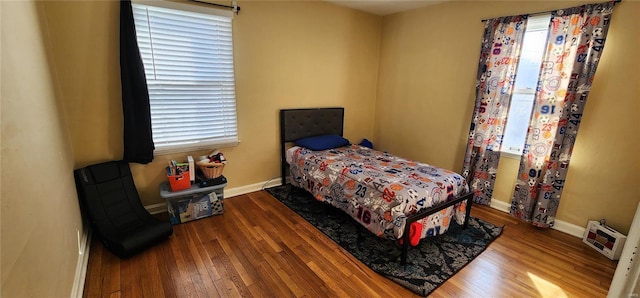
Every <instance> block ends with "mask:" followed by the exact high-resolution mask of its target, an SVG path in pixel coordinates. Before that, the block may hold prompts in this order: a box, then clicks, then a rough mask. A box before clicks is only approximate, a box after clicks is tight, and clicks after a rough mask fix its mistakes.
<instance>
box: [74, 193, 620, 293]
mask: <svg viewBox="0 0 640 298" xmlns="http://www.w3.org/2000/svg"><path fill="white" fill-rule="evenodd" d="M472 215H473V216H475V217H478V218H481V219H484V220H487V221H489V222H492V223H494V224H496V225H504V226H505V228H504V232H503V234H502V235H501V236H500V237H499V238H498V239H497V240H496V241H494V242H493V243H492V244H491V245H490V246H489V247H488V249H487V250H486V251H484V252H483V253H482V254H481V255H480V256H479V257H478V258H476V259H475V260H473V261H472V262H471V263H470V264H469V265H467V266H466V267H465V268H463V269H462V270H461V271H460V272H458V273H457V274H456V275H454V276H453V277H452V278H451V279H449V280H448V281H447V282H445V283H444V284H442V285H441V286H440V287H439V288H438V289H436V290H435V291H434V292H433V293H432V297H605V296H606V294H607V291H608V289H609V285H610V283H611V278H612V277H613V273H614V271H615V265H616V263H615V262H613V261H610V260H609V259H607V258H606V257H604V256H603V255H601V254H599V253H598V252H596V251H594V250H593V249H591V248H590V247H588V246H586V245H585V244H584V243H582V241H581V239H579V238H576V237H573V236H570V235H567V234H564V233H561V232H558V231H555V230H550V229H549V230H543V229H537V228H535V227H532V226H531V225H528V224H526V223H523V222H519V221H517V220H515V219H513V218H511V217H510V216H509V215H508V214H506V213H503V212H500V211H497V210H494V209H491V208H489V207H484V206H474V207H473V210H472ZM381 241H384V240H383V239H381ZM400 296H402V297H411V296H415V295H413V293H412V292H411V291H409V290H407V289H405V288H403V287H402V286H399V285H397V284H396V283H393V282H391V281H390V280H388V279H386V278H384V277H382V276H381V275H378V274H377V273H375V272H373V271H371V270H370V269H369V268H368V267H366V266H364V265H363V264H361V263H360V262H359V261H358V260H356V259H355V258H354V257H352V256H351V255H350V254H349V253H347V252H346V251H344V250H343V249H342V248H341V247H339V246H338V245H337V244H335V243H334V242H333V241H331V240H330V239H329V238H327V237H326V236H325V235H324V234H322V232H320V231H318V230H316V229H315V228H314V227H313V226H312V225H310V224H309V223H307V222H306V221H305V220H304V219H302V218H301V217H299V216H297V214H295V213H294V212H293V211H291V210H290V209H288V208H287V207H286V206H284V205H283V204H282V203H280V202H279V201H278V200H276V199H274V198H273V197H271V195H270V194H269V193H267V192H266V191H259V192H254V193H250V194H246V195H241V196H237V197H233V198H230V199H226V200H225V213H224V214H223V215H219V216H214V217H209V218H206V219H200V220H196V221H193V222H189V223H185V224H180V225H176V226H174V235H173V236H172V237H171V238H169V239H168V240H167V241H165V242H163V243H161V244H159V245H157V246H155V247H153V248H151V249H149V250H147V251H145V252H144V253H142V254H139V255H136V256H134V257H132V258H130V259H126V260H120V259H119V258H117V257H116V256H114V255H112V254H111V253H109V252H108V251H106V250H105V249H104V248H103V246H102V244H101V243H100V242H99V241H96V240H95V239H94V241H93V243H92V245H91V251H90V256H89V265H88V268H87V276H86V282H85V287H84V297H400Z"/></svg>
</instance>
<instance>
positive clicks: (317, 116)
mask: <svg viewBox="0 0 640 298" xmlns="http://www.w3.org/2000/svg"><path fill="white" fill-rule="evenodd" d="M343 124H344V108H317V109H289V110H280V151H281V152H280V158H281V160H280V163H281V174H282V184H283V185H284V184H285V183H286V175H287V173H286V170H287V161H286V156H285V154H286V150H287V147H286V143H288V142H293V141H295V140H298V139H302V138H306V137H313V136H320V135H328V134H335V135H340V136H342V134H343Z"/></svg>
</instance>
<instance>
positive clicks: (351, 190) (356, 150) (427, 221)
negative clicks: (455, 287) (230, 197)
mask: <svg viewBox="0 0 640 298" xmlns="http://www.w3.org/2000/svg"><path fill="white" fill-rule="evenodd" d="M287 162H288V163H289V165H290V169H291V177H292V179H291V180H292V181H291V183H292V184H293V185H295V186H298V187H301V188H304V189H306V190H307V191H309V192H311V193H312V194H313V195H314V196H315V198H316V199H317V200H319V201H324V202H326V203H329V204H331V205H333V206H335V207H337V208H340V209H342V210H343V211H345V212H347V213H348V214H349V215H351V217H353V218H354V219H356V220H357V221H358V222H360V223H361V224H362V225H363V226H365V227H366V228H367V229H369V230H370V231H371V232H373V233H374V234H376V235H378V236H380V237H385V238H389V239H398V238H401V237H402V233H403V231H404V223H405V219H406V217H407V216H408V215H411V214H414V213H416V212H419V211H421V210H422V209H425V208H428V207H431V206H435V205H438V204H440V203H444V202H446V201H447V200H449V199H452V198H455V197H458V196H460V195H462V194H464V193H466V192H468V190H469V188H468V186H467V183H466V181H465V179H464V178H463V177H462V176H461V175H459V174H457V173H454V172H452V171H449V170H445V169H441V168H437V167H434V166H430V165H428V164H424V163H419V162H415V161H410V160H405V159H402V158H399V157H396V156H393V155H390V154H387V153H383V152H380V151H376V150H372V149H369V148H366V147H361V146H358V145H351V146H346V147H340V148H336V149H331V150H324V151H312V150H309V149H306V148H302V147H297V146H296V147H292V148H290V149H289V150H287ZM465 207H466V204H465V203H464V202H463V203H460V204H458V205H456V206H453V207H450V208H447V209H444V210H442V211H440V212H438V213H436V214H433V215H430V216H428V217H426V218H424V219H422V220H420V221H418V222H419V223H421V224H422V235H421V237H420V238H424V237H428V236H435V235H439V234H441V233H444V232H445V231H447V230H448V228H449V224H450V221H451V219H452V218H455V220H456V221H457V222H458V223H459V224H462V223H463V221H464V216H465Z"/></svg>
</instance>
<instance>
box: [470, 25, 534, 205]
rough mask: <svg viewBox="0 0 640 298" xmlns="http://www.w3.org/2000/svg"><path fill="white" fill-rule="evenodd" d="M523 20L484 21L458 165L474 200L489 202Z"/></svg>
mask: <svg viewBox="0 0 640 298" xmlns="http://www.w3.org/2000/svg"><path fill="white" fill-rule="evenodd" d="M526 23H527V17H526V16H510V17H502V18H497V19H491V20H487V22H486V23H485V29H484V36H483V39H482V50H481V53H480V62H479V65H478V79H477V83H476V104H475V108H474V111H473V119H472V121H471V129H470V131H469V142H468V144H467V153H466V155H465V158H464V165H463V169H462V172H463V176H464V177H465V178H466V179H467V182H468V183H469V185H470V186H471V190H472V191H474V192H475V195H474V199H473V200H474V202H476V203H480V204H484V205H489V203H490V202H491V195H492V194H493V185H494V183H495V179H496V172H497V171H498V161H499V160H500V145H501V143H502V136H503V131H504V126H505V124H506V122H507V112H508V111H509V102H510V100H511V92H512V90H513V85H514V83H515V76H516V69H517V66H518V57H519V56H520V48H521V47H522V39H523V37H524V31H525V26H526Z"/></svg>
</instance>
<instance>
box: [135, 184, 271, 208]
mask: <svg viewBox="0 0 640 298" xmlns="http://www.w3.org/2000/svg"><path fill="white" fill-rule="evenodd" d="M280 185H282V183H280V177H276V178H272V179H269V180H267V181H262V182H258V183H254V184H249V185H245V186H240V187H234V188H228V189H225V190H224V198H225V199H229V198H232V197H236V196H239V195H244V194H248V193H252V192H255V191H259V190H263V189H265V188H269V187H274V186H280ZM144 208H145V209H147V211H148V212H149V213H151V214H158V213H162V212H166V211H167V203H166V202H162V203H158V204H152V205H146V206H144Z"/></svg>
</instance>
